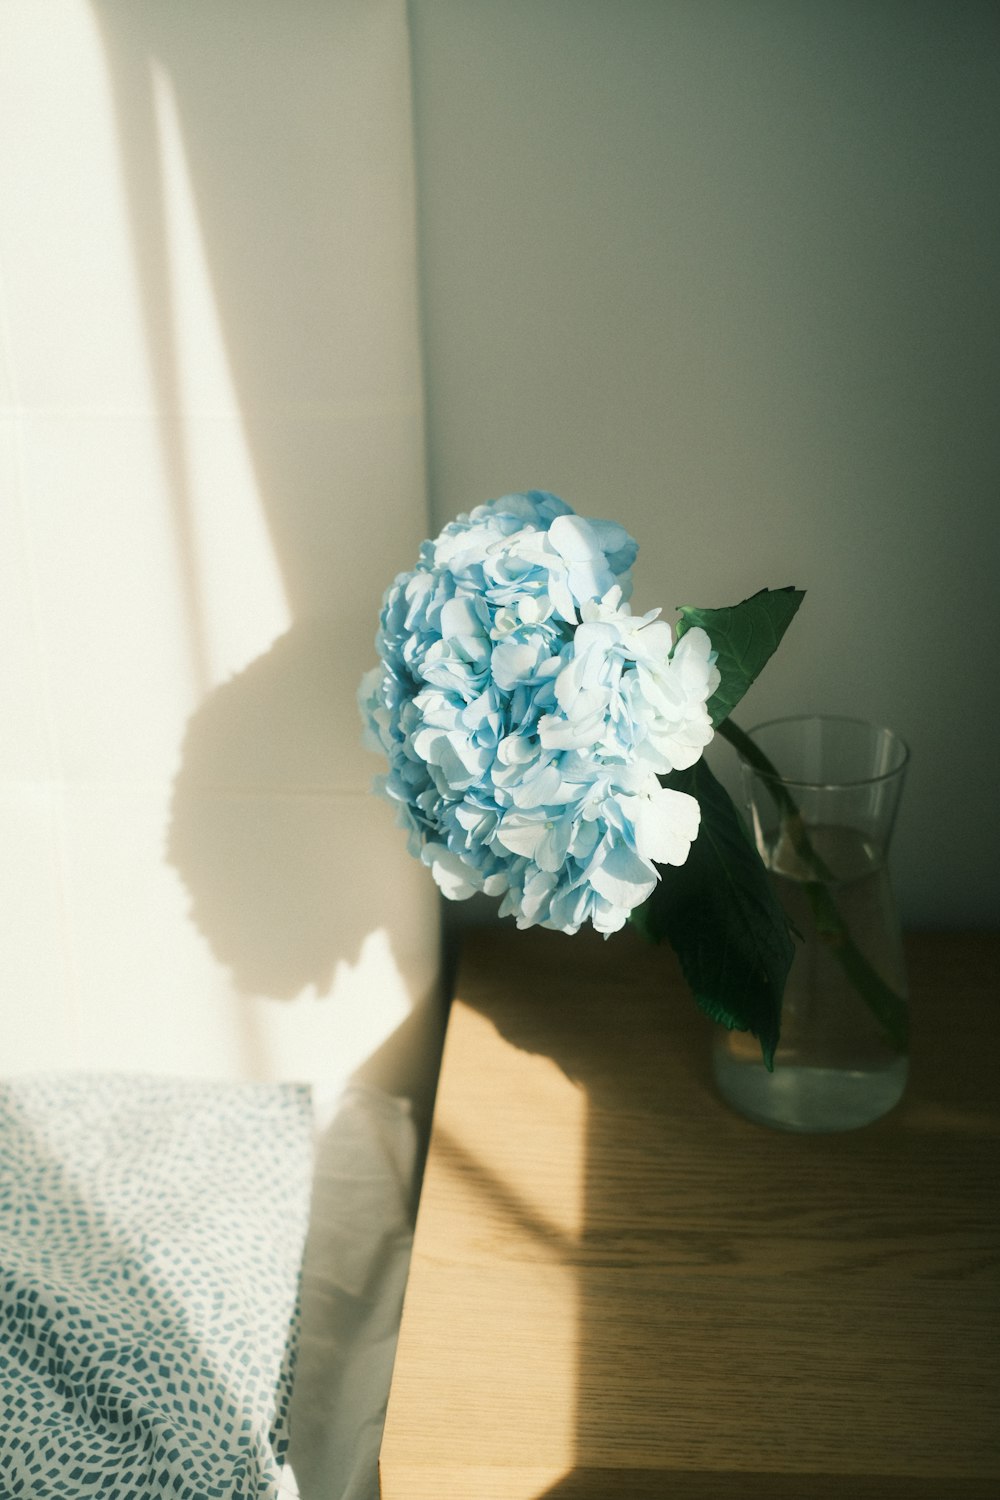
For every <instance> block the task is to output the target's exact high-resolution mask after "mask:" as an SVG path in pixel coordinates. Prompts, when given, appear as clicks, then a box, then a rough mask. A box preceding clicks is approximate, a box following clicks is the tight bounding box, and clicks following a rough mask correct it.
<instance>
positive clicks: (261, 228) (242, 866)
mask: <svg viewBox="0 0 1000 1500" xmlns="http://www.w3.org/2000/svg"><path fill="white" fill-rule="evenodd" d="M92 3H93V13H94V16H95V19H96V22H97V25H98V28H99V31H100V35H101V40H102V45H103V48H104V54H105V58H106V62H107V68H108V77H109V82H110V87H111V91H112V95H113V99H114V104H115V109H116V114H117V120H118V134H119V139H120V142H121V153H122V170H123V175H124V180H125V186H126V190H127V197H128V205H129V214H130V225H131V233H132V238H133V243H134V253H135V262H136V266H137V272H138V278H139V293H140V296H141V300H142V307H143V318H144V325H145V335H146V344H147V347H148V349H149V358H150V364H151V370H152V376H153V381H154V385H155V395H156V402H157V410H158V414H159V421H160V429H161V438H162V446H163V452H164V465H165V470H166V475H167V479H168V483H169V490H170V502H171V507H172V510H171V515H170V518H169V519H170V524H171V529H172V533H173V540H174V543H175V549H176V555H177V558H178V562H179V573H180V577H181V587H182V589H183V592H184V598H185V608H186V619H187V625H188V629H189V634H190V637H191V641H192V659H193V665H194V672H195V676H196V679H197V682H198V687H199V690H200V692H201V693H202V695H203V701H202V703H201V705H200V707H199V708H198V709H197V711H196V712H195V713H194V715H193V716H192V718H191V721H190V723H189V725H188V727H187V731H186V735H185V739H184V744H183V753H182V765H181V769H180V772H179V775H178V776H177V780H176V785H175V788H174V797H173V805H172V822H171V827H170V830H169V835H168V857H169V860H170V862H171V863H172V864H173V865H174V866H175V868H176V869H177V870H178V872H179V873H180V875H181V877H182V879H183V881H184V883H185V885H186V886H187V888H188V890H189V892H190V894H191V897H192V903H193V912H192V914H193V918H194V921H195V923H196V925H197V927H198V929H199V931H200V932H201V933H202V935H203V936H204V937H205V938H206V940H207V941H208V943H209V945H210V947H211V949H212V950H213V952H214V954H215V956H216V957H217V958H218V959H219V960H220V961H221V962H222V963H224V964H225V965H227V966H228V967H229V968H230V969H231V970H232V972H233V975H234V977H235V981H236V984H237V986H238V988H239V989H240V990H241V991H242V992H244V993H248V994H249V993H254V994H262V995H267V996H271V997H274V998H279V999H289V998H291V997H293V996H295V995H298V994H299V993H300V992H301V991H302V990H303V989H305V988H307V987H309V986H314V987H315V990H316V992H317V993H318V994H324V993H326V992H327V991H328V990H329V988H330V986H331V983H332V979H333V975H334V972H335V968H336V965H337V962H338V961H339V960H345V961H349V962H356V961H357V958H358V948H359V945H360V941H361V939H362V937H363V936H364V934H365V933H366V932H367V931H369V930H370V928H371V926H372V914H373V912H374V913H379V912H380V913H382V914H385V915H386V917H387V919H388V920H389V921H390V926H391V918H389V917H388V913H387V909H386V901H385V895H386V894H387V892H384V891H382V890H381V889H380V882H384V881H385V880H386V878H387V877H386V874H385V872H384V870H382V869H380V868H378V860H377V856H378V853H379V849H378V843H379V840H378V838H377V837H375V836H373V837H372V838H371V839H370V840H368V839H367V838H366V832H367V829H368V826H369V824H370V818H369V815H368V813H367V811H366V807H367V803H366V797H365V791H366V788H367V785H368V782H369V779H370V777H371V775H372V773H373V771H374V770H375V769H377V767H375V765H374V764H373V762H372V761H371V760H370V759H369V758H368V757H366V756H365V755H364V753H363V752H362V751H361V749H360V722H359V719H358V715H357V711H356V707H355V699H354V695H355V688H356V679H357V677H358V675H359V674H360V671H361V668H362V666H363V665H364V664H365V663H367V660H368V658H369V657H370V656H371V654H372V646H371V640H372V636H373V634H374V628H375V618H374V615H375V608H376V606H377V601H378V599H379V598H380V597H381V593H382V590H383V588H384V586H385V583H386V582H387V581H388V578H389V577H391V576H392V574H393V572H395V571H397V554H398V567H402V566H403V564H404V562H405V561H406V560H407V559H408V557H409V556H410V554H411V552H412V550H413V548H414V546H415V544H416V542H417V541H418V540H419V536H420V535H421V534H422V528H423V527H424V524H425V518H424V515H423V509H422V507H423V468H422V449H421V446H420V445H421V442H422V415H421V406H420V391H419V379H418V378H416V377H415V375H414V372H415V371H418V369H419V367H418V365H417V363H416V348H417V346H416V340H415V316H416V315H415V303H414V295H413V286H412V284H411V280H412V273H413V253H414V252H413V246H412V244H411V243H410V242H409V241H408V240H407V239H406V236H405V234H404V233H403V230H404V229H405V228H406V227H407V225H408V223H409V219H408V218H407V213H408V210H409V198H408V193H409V191H410V185H409V179H408V176H407V172H408V171H409V157H408V155H407V154H406V153H404V152H403V151H402V146H403V144H407V143H408V136H406V137H405V138H404V135H403V134H402V133H401V132H402V131H403V130H404V128H405V130H406V131H408V130H409V112H408V106H407V105H406V92H405V87H404V85H405V84H406V78H407V75H406V74H405V71H404V70H405V68H406V66H407V60H408V54H407V52H406V36H405V26H403V24H402V18H403V11H402V8H401V7H399V6H397V5H393V4H390V5H382V6H378V7H375V8H370V7H369V6H367V5H366V4H365V3H363V0H352V3H349V4H346V5H337V6H333V7H326V6H318V5H317V6H313V5H297V6H294V7H292V8H291V9H289V10H287V11H283V12H282V13H281V15H280V17H279V16H278V15H277V13H276V12H274V11H271V10H268V9H267V8H257V7H251V8H249V9H248V8H247V7H246V6H244V5H242V4H236V3H231V0H220V3H218V4H216V5H213V6H211V7H204V6H199V5H197V4H194V3H178V4H175V5H172V6H158V5H154V4H149V3H134V0H128V3H125V0H92ZM397 75H398V76H397ZM164 88H165V89H166V90H167V91H168V95H169V99H170V101H171V108H172V111H173V114H174V116H175V117H176V122H177V129H178V132H179V136H180V148H181V151H182V155H183V161H184V165H185V170H186V173H187V176H188V179H189V188H190V194H191V197H192V200H193V204H194V214H195V218H196V221H197V233H198V237H199V239H200V241H201V245H202V248H203V252H204V258H205V269H206V274H207V277H208V280H209V282H210V294H211V300H212V303H213V304H214V311H215V312H216V313H217V316H218V324H219V332H220V337H221V343H222V346H223V356H224V363H225V366H226V371H227V374H228V377H229V380H230V382H231V393H232V399H231V400H230V402H229V405H228V407H227V406H226V402H225V401H223V402H222V407H223V409H222V410H221V411H220V410H219V409H217V406H218V396H217V393H215V392H214V391H213V390H212V388H211V375H210V374H208V375H206V376H205V378H204V379H203V380H202V378H201V375H202V372H201V371H200V370H199V369H198V367H197V362H196V361H195V366H194V369H193V372H192V368H191V354H190V350H189V351H188V352H187V360H188V363H187V365H184V363H183V360H184V358H185V351H184V347H183V337H182V335H183V332H184V330H183V329H182V328H181V327H180V323H179V308H178V300H177V299H178V287H177V285H176V284H175V274H176V268H175V267H174V265H173V263H172V258H171V256H172V246H171V242H170V231H171V225H170V223H169V222H168V204H167V202H166V192H165V188H166V184H165V181H164V167H163V156H162V151H163V142H162V140H161V138H160V133H161V129H162V120H161V119H160V118H158V113H157V105H158V99H159V100H160V102H161V103H162V97H163V90H164ZM380 99H381V100H382V102H383V103H384V102H385V101H386V100H389V101H393V102H396V101H398V109H385V108H382V107H381V106H380V102H379V101H380ZM408 277H409V278H411V279H408ZM187 313H188V316H190V309H187ZM411 322H412V324H413V328H412V330H411V327H410V324H411ZM411 333H412V335H413V336H412V337H411ZM202 387H204V389H202ZM225 394H226V393H223V395H225ZM213 402H215V403H216V405H214V406H213ZM212 422H219V423H221V424H227V423H228V424H229V427H230V429H231V430H232V429H233V428H235V429H236V437H237V439H238V441H239V442H240V443H241V445H245V448H246V451H247V453H248V455H249V459H250V463H251V466H252V475H253V482H252V485H251V486H249V488H250V490H251V492H252V493H251V504H253V505H257V504H259V507H260V511H261V513H262V515H263V518H264V521H265V524H266V528H267V533H268V537H269V541H270V546H271V549H272V551H273V555H274V558H275V561H276V563H277V567H278V569H279V571H280V576H281V584H282V587H283V591H284V595H285V598H286V600H287V602H288V607H289V610H290V612H291V615H292V619H293V623H292V625H291V628H290V629H289V630H288V631H287V633H286V634H285V635H283V636H281V637H280V638H279V639H278V640H277V641H276V642H275V643H274V644H273V645H272V646H271V647H270V649H269V650H267V651H266V653H265V654H264V655H262V656H260V657H259V658H258V659H257V660H255V661H253V662H252V663H251V664H250V665H249V666H247V667H246V668H245V669H244V670H242V671H241V672H239V673H238V674H237V675H236V676H234V677H233V678H232V679H231V680H230V681H228V682H226V683H225V684H224V685H222V686H221V687H216V688H214V690H213V689H212V682H213V677H214V678H215V680H217V679H218V670H216V671H215V672H214V673H213V670H212V655H213V641H212V640H211V638H210V630H209V626H208V621H209V618H210V617H211V615H212V612H213V609H214V610H216V611H217V609H218V605H217V602H216V601H215V600H214V599H213V598H212V596H211V592H210V589H206V588H205V586H204V584H203V582H202V579H203V575H204V571H205V570H204V568H203V566H202V564H203V561H204V560H203V559H202V558H201V557H200V556H199V517H200V516H202V517H203V516H204V515H205V514H206V513H208V512H209V511H210V510H211V507H212V503H213V502H212V494H211V490H210V488H209V489H208V492H207V493H206V487H210V486H211V485H212V484H213V483H215V482H217V481H216V480H214V478H213V475H212V472H211V467H212V465H211V460H212V450H211V447H209V449H208V450H207V451H208V456H209V462H208V464H207V465H206V464H202V465H201V467H200V468H198V469H197V470H196V469H195V467H194V466H193V464H192V457H191V445H192V441H193V438H192V434H194V435H195V437H197V438H198V440H199V441H207V442H208V443H209V444H211V434H209V437H208V438H207V439H204V438H203V436H202V434H203V433H204V430H205V424H206V423H208V424H211V423H212ZM220 430H222V429H221V427H220ZM230 440H231V439H230ZM221 482H222V483H223V484H224V483H226V475H225V472H224V471H223V474H222V481H221ZM253 492H255V493H253ZM224 513H225V512H224ZM373 515H374V516H377V517H378V520H379V526H378V533H377V537H376V541H375V544H372V542H371V533H372V517H373ZM238 543H239V538H238V537H237V538H236V539H235V544H234V547H233V549H232V554H231V556H228V557H226V560H225V564H224V566H225V567H226V568H227V569H228V573H227V577H228V578H233V577H235V578H236V579H237V584H238V586H237V597H238V599H239V600H242V601H246V600H247V599H248V598H249V599H250V601H251V604H250V608H251V609H252V598H253V595H252V589H251V588H249V587H248V586H247V584H246V581H245V580H243V581H242V582H241V581H240V577H239V567H240V556H239V547H238ZM216 545H217V551H218V550H219V544H218V543H217V544H216ZM345 555H349V556H350V566H349V568H348V567H345V562H344V559H345ZM238 607H239V608H240V609H245V608H246V605H245V603H241V604H239V605H238ZM272 633H273V632H272ZM262 635H263V637H264V638H265V639H266V638H267V632H266V627H264V628H263V629H260V630H258V632H257V635H256V637H254V636H253V633H252V632H251V634H250V638H251V640H253V639H257V640H259V639H260V638H261V636H262ZM382 852H383V855H384V850H383V851H382ZM401 857H402V855H401ZM366 861H367V862H368V865H369V866H370V867H366ZM383 862H384V860H383ZM406 894H407V895H408V894H409V893H406ZM380 919H381V917H380Z"/></svg>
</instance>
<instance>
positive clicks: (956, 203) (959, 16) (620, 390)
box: [411, 0, 1000, 925]
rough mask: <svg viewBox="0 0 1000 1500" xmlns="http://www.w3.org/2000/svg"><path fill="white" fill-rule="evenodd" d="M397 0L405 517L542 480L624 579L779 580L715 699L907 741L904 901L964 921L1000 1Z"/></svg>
mask: <svg viewBox="0 0 1000 1500" xmlns="http://www.w3.org/2000/svg"><path fill="white" fill-rule="evenodd" d="M998 15H1000V13H998V11H997V8H996V7H995V6H991V5H987V4H980V3H976V0H952V3H949V4H944V3H931V4H925V3H920V0H412V3H411V17H412V24H413V33H414V35H413V43H414V70H415V71H414V78H415V99H416V124H417V143H418V189H419V192H418V201H419V206H420V232H421V262H422V282H423V309H424V322H425V334H424V336H425V351H426V352H425V358H426V371H427V382H428V402H429V415H430V421H429V448H430V475H431V485H432V498H433V503H434V507H435V511H436V520H437V522H438V523H440V522H443V521H444V520H446V519H448V518H449V517H450V516H451V515H452V514H454V513H455V512H456V511H458V510H461V509H465V508H467V507H468V506H469V505H471V504H474V503H476V502H478V501H480V500H483V499H486V498H487V497H489V496H492V495H496V494H502V493H504V492H505V491H507V490H511V489H519V488H525V487H529V486H540V487H544V488H548V489H552V490H555V491H556V492H557V493H559V494H561V495H563V496H564V497H565V498H566V499H567V500H569V501H570V502H571V503H572V504H574V505H575V506H576V507H577V508H578V509H579V510H581V511H582V512H584V513H585V514H591V515H602V516H612V517H614V518H615V519H617V520H620V521H622V522H623V523H624V524H625V525H626V526H628V528H629V529H630V530H631V531H632V533H633V534H634V535H635V537H636V538H637V539H638V541H639V543H640V549H641V550H640V558H639V563H638V566H637V570H636V585H637V586H636V595H635V604H636V607H642V608H649V607H652V606H653V605H654V604H662V605H664V606H665V607H666V608H667V610H668V611H669V610H670V609H671V608H672V606H675V605H677V604H681V603H693V604H702V605H721V604H728V603H734V602H736V601H737V600H738V599H741V598H743V597H745V596H746V595H747V594H749V593H752V592H754V591H755V590H756V589H758V588H761V587H764V586H771V587H775V586H780V585H783V584H788V583H793V584H796V585H798V586H799V587H804V588H806V589H807V590H808V596H807V600H806V603H805V605H804V607H803V610H802V612H801V614H800V617H799V619H798V621H797V622H796V623H795V625H794V627H793V630H792V632H791V633H790V635H789V636H788V638H787V640H786V642H785V645H784V646H783V648H782V651H781V653H780V655H779V656H778V657H777V658H775V660H774V661H773V662H772V664H771V665H770V667H769V668H768V671H767V673H766V675H765V676H764V677H763V678H762V679H761V681H760V682H759V683H758V684H757V685H756V687H755V688H754V690H753V694H752V697H750V698H748V700H747V702H746V703H745V704H744V706H743V709H742V714H741V720H742V722H743V723H744V724H746V725H750V724H753V723H754V722H758V721H760V720H763V719H766V718H770V717H774V716H777V715H780V714H783V713H796V712H833V713H849V714H854V715H856V716H859V717H866V718H871V719H875V720H878V721H880V722H883V723H888V724H890V725H891V726H892V727H894V728H895V729H896V730H897V731H899V732H900V733H902V734H903V735H904V736H905V738H906V739H907V740H909V741H910V743H911V745H912V750H913V762H912V771H911V775H910V779H909V785H908V789H907V792H906V793H905V796H904V801H903V805H902V811H901V815H900V822H899V825H898V834H897V840H896V849H895V855H896V858H895V876H896V881H897V887H898V892H899V896H900V900H901V905H902V908H903V913H904V916H905V918H906V919H907V920H908V921H909V922H911V923H919V924H931V925H935V924H959V925H961V924H965V923H969V924H975V923H989V924H991V925H992V924H995V923H996V921H997V917H998V905H1000V903H998V894H1000V877H998V860H997V854H996V814H995V802H996V794H995V791H994V760H995V745H996V739H997V729H998V721H997V709H996V704H997V694H996V692H995V689H994V685H993V681H992V670H993V665H992V664H993V652H992V643H993V640H994V638H995V632H996V603H995V599H996V574H997V566H998V562H1000V548H998V545H997V542H998V525H997V510H996V507H997V500H998V485H997V479H998V474H1000V425H998V421H997V415H998V413H997V392H998V373H1000V358H998V353H1000V319H998V288H1000V278H998V271H1000V265H998V246H1000V238H998V234H1000V211H998V210H1000V194H998V192H997V184H998V182H1000V170H998V169H1000V128H998V114H1000V76H998V71H1000V70H998V59H1000V26H998Z"/></svg>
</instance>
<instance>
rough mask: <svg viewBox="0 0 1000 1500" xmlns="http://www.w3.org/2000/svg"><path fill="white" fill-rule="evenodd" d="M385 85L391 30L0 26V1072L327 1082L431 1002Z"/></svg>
mask: <svg viewBox="0 0 1000 1500" xmlns="http://www.w3.org/2000/svg"><path fill="white" fill-rule="evenodd" d="M409 86H410V78H409V52H408V40H407V29H406V14H405V6H404V4H403V0H337V3H336V4H325V3H319V0H317V3H307V0H298V3H296V4H294V5H292V6H286V5H282V6H268V5H253V4H251V5H247V4H237V3H226V0H223V3H218V0H217V3H213V4H211V5H202V4H199V3H196V0H172V3H171V4H169V5H162V4H145V3H125V0H121V3H110V0H109V3H102V0H95V3H94V4H92V5H91V4H87V3H85V0H49V3H46V4H43V5H39V4H36V3H32V0H4V4H3V6H2V7H0V110H2V115H0V202H2V204H3V211H2V213H0V296H2V302H0V639H2V642H3V644H2V648H0V726H2V728H0V929H2V934H0V1042H2V1067H3V1069H4V1071H13V1070H17V1069H21V1068H33V1067H51V1066H57V1067H61V1066H88V1067H124V1068H140V1069H157V1070H160V1069H163V1070H167V1071H179V1072H188V1073H191V1072H195V1073H208V1074H220V1073H228V1074H248V1075H252V1076H259V1077H271V1076H289V1077H300V1078H316V1079H318V1080H321V1081H327V1082H334V1083H336V1082H337V1081H342V1080H343V1079H344V1078H346V1077H347V1076H348V1074H349V1073H351V1071H352V1070H353V1069H355V1068H357V1067H358V1066H359V1065H360V1064H362V1063H363V1062H364V1061H365V1059H366V1058H368V1057H369V1055H370V1054H372V1053H373V1052H375V1051H376V1050H377V1049H379V1048H380V1047H381V1046H382V1044H383V1042H385V1041H386V1039H387V1038H389V1037H391V1036H392V1035H393V1034H394V1033H396V1032H397V1028H399V1027H400V1026H402V1025H403V1023H404V1022H405V1021H407V1019H408V1017H410V1015H411V1010H412V1009H413V1008H414V1007H416V1008H417V1010H418V1011H419V1008H420V1007H421V1005H422V1003H423V1001H424V1000H425V999H426V997H427V996H428V995H429V993H430V990H431V987H432V984H433V981H434V975H435V968H436V953H437V908H436V902H435V899H434V895H433V888H432V886H431V883H430V881H429V880H428V879H427V877H426V872H424V871H423V870H421V869H420V868H419V867H418V866H416V865H415V864H414V863H413V862H412V861H411V860H410V859H409V858H408V856H407V855H406V853H405V851H404V841H403V838H402V836H401V835H400V834H399V832H398V830H396V829H395V828H394V827H393V826H392V820H391V815H390V813H389V811H388V809H387V808H385V807H384V806H383V805H382V804H381V803H378V802H376V800H375V799H373V798H372V797H371V796H370V795H369V792H368V787H369V784H370V780H371V777H372V775H373V773H374V772H375V771H376V770H377V769H378V767H377V764H376V763H375V762H374V760H373V759H372V758H371V757H370V756H369V755H367V754H366V753H365V752H363V751H362V750H361V748H360V744H359V721H358V718H357V712H356V708H355V703H354V693H355V688H356V684H357V680H358V678H359V676H360V674H361V672H362V670H363V669H364V668H365V667H366V666H368V665H369V664H370V663H371V662H372V661H373V660H374V647H373V636H374V631H375V626H376V623H377V610H378V603H379V599H380V597H381V593H382V590H383V589H384V587H385V586H386V584H387V583H388V582H389V580H390V579H391V578H392V576H393V574H394V573H395V572H396V571H397V570H398V569H400V568H402V567H404V566H406V565H407V564H408V563H409V562H410V560H411V558H412V556H413V554H414V550H415V548H416V546H417V544H418V543H419V541H420V539H421V538H422V537H423V536H424V535H425V534H426V530H427V516H426V490H425V479H424V452H423V406H422V389H421V375H420V356H419V339H418V320H417V305H416V263H415V227H414V184H413V161H412V141H411V105H410V93H409ZM414 1031H416V1032H417V1033H418V1034H419V1036H421V1037H422V1038H423V1039H424V1040H427V1038H428V1036H429V1032H428V1030H427V1026H426V1022H424V1023H421V1025H418V1026H416V1027H414V1026H413V1025H410V1026H409V1027H408V1028H407V1031H406V1033H405V1034H406V1035H407V1036H408V1037H411V1036H412V1034H413V1033H414Z"/></svg>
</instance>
